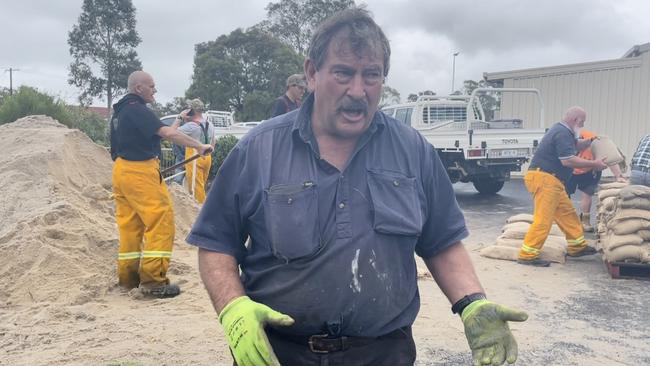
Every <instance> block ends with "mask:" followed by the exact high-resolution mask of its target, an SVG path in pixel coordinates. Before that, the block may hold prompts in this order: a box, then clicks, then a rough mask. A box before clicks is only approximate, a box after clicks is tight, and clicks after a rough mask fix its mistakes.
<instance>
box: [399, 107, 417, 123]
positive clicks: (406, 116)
mask: <svg viewBox="0 0 650 366" xmlns="http://www.w3.org/2000/svg"><path fill="white" fill-rule="evenodd" d="M412 113H413V108H398V109H397V110H396V111H395V119H396V120H398V121H400V122H403V123H405V124H407V125H409V126H410V125H411V114H412Z"/></svg>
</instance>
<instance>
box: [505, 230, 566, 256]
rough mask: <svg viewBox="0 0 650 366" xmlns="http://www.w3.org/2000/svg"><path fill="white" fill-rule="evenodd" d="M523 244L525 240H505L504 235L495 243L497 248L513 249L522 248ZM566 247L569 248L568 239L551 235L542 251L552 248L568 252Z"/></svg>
mask: <svg viewBox="0 0 650 366" xmlns="http://www.w3.org/2000/svg"><path fill="white" fill-rule="evenodd" d="M523 244H524V241H523V239H512V238H504V237H503V234H502V235H501V236H499V237H498V238H497V240H496V242H495V243H494V245H497V246H501V247H512V248H521V246H522V245H523ZM566 246H567V242H566V239H564V238H560V237H557V236H550V235H549V237H548V238H546V241H545V242H544V246H543V247H542V250H544V249H545V248H547V247H552V248H554V249H560V250H564V251H565V252H566Z"/></svg>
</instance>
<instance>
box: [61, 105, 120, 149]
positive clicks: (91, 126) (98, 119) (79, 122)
mask: <svg viewBox="0 0 650 366" xmlns="http://www.w3.org/2000/svg"><path fill="white" fill-rule="evenodd" d="M68 114H69V118H68V120H67V121H59V122H61V123H63V124H64V125H66V126H68V127H70V128H76V129H79V130H81V131H82V132H84V133H85V134H86V135H88V137H90V139H91V140H93V141H94V142H95V143H97V144H99V145H103V146H108V145H109V141H108V121H106V119H105V118H104V117H102V116H100V115H98V114H97V113H93V112H91V111H89V110H87V109H85V108H83V107H76V106H70V107H68Z"/></svg>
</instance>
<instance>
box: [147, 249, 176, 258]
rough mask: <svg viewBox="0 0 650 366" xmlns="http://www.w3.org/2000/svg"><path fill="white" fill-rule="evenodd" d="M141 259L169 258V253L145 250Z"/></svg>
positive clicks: (170, 254)
mask: <svg viewBox="0 0 650 366" xmlns="http://www.w3.org/2000/svg"><path fill="white" fill-rule="evenodd" d="M142 257H144V258H171V257H172V252H171V251H162V250H145V251H144V252H142Z"/></svg>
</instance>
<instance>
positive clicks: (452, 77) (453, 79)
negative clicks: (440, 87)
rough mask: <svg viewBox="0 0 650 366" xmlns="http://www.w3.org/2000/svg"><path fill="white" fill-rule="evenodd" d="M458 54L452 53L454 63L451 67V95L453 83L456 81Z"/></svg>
mask: <svg viewBox="0 0 650 366" xmlns="http://www.w3.org/2000/svg"><path fill="white" fill-rule="evenodd" d="M459 53H460V52H454V61H453V62H452V66H451V94H453V93H454V82H455V81H456V80H455V78H456V56H458V54H459Z"/></svg>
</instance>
